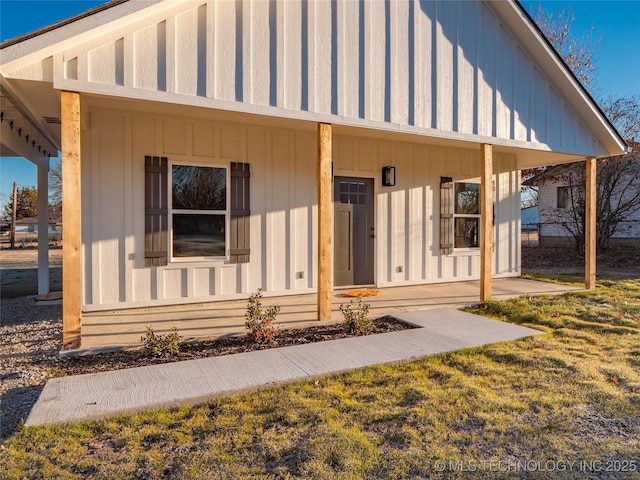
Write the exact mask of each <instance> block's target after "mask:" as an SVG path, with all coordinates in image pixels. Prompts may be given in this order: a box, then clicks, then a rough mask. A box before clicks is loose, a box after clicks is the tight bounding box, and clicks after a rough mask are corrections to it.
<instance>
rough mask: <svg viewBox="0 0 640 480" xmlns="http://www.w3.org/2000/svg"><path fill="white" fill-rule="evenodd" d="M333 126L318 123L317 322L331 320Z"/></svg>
mask: <svg viewBox="0 0 640 480" xmlns="http://www.w3.org/2000/svg"><path fill="white" fill-rule="evenodd" d="M331 144H332V138H331V125H330V124H326V123H318V320H331V291H332V283H333V282H332V281H331V263H332V253H333V252H332V242H331V237H332V232H331V177H332V175H331V160H332V158H331Z"/></svg>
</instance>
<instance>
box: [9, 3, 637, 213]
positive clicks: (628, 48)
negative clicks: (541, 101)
mask: <svg viewBox="0 0 640 480" xmlns="http://www.w3.org/2000/svg"><path fill="white" fill-rule="evenodd" d="M101 3H104V2H103V1H85V0H0V41H4V40H6V39H9V38H13V37H16V36H18V35H22V34H23V33H27V32H30V31H32V30H35V29H37V28H40V27H43V26H46V25H50V24H52V23H54V22H56V21H59V20H62V19H64V18H67V17H70V16H72V15H75V14H77V13H80V12H83V11H85V10H87V9H90V8H93V7H95V6H97V5H100V4H101ZM538 3H542V5H543V7H544V8H545V9H546V10H548V11H555V10H558V9H566V8H571V9H572V10H573V12H574V13H575V22H574V25H573V31H574V32H575V34H576V35H582V34H585V33H588V31H589V29H590V28H591V26H592V25H593V26H594V36H595V38H600V37H601V38H602V43H601V44H600V48H599V50H598V54H597V59H598V70H597V75H596V76H597V78H598V80H597V84H596V87H595V95H596V96H608V95H612V96H614V97H621V96H629V95H640V60H639V59H640V0H610V1H603V0H591V1H585V0H582V1H571V0H566V1H560V0H553V1H549V0H542V1H541V2H538V1H528V0H522V4H523V5H524V7H525V8H526V9H527V10H528V11H529V12H530V13H531V14H532V15H534V14H535V11H536V9H537V5H538ZM14 181H15V182H17V183H18V185H20V186H28V185H35V184H36V168H35V166H34V165H32V164H31V163H30V162H28V161H26V160H24V159H7V158H3V159H1V160H0V207H1V206H3V205H4V204H5V203H6V202H7V201H8V196H9V195H10V192H11V189H12V184H13V182H14Z"/></svg>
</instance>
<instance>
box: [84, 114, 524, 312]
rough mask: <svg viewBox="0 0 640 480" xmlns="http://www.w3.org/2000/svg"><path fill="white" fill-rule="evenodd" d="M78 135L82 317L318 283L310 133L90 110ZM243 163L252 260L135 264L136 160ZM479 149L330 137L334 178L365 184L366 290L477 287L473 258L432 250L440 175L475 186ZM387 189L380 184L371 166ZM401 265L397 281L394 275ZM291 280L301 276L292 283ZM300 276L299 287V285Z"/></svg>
mask: <svg viewBox="0 0 640 480" xmlns="http://www.w3.org/2000/svg"><path fill="white" fill-rule="evenodd" d="M89 116H90V119H91V121H90V123H91V128H90V129H88V130H87V131H86V133H85V135H83V152H86V153H83V157H82V158H83V160H82V161H83V166H82V175H83V179H82V181H83V183H82V184H83V190H82V201H83V205H87V206H88V208H85V209H83V217H82V229H83V232H82V237H83V268H84V276H83V278H84V291H83V309H84V311H99V310H107V309H117V308H131V307H145V306H152V305H163V304H164V305H170V304H182V303H194V302H204V301H214V300H223V299H234V298H246V297H248V295H249V294H250V293H252V292H254V291H255V290H256V289H257V288H263V289H264V290H265V295H284V294H294V293H310V292H314V291H315V286H316V276H317V206H316V201H317V199H316V196H317V185H316V177H317V172H316V166H317V165H316V162H317V159H316V155H317V152H316V150H317V146H316V138H315V133H314V132H310V131H308V130H306V131H305V130H292V129H283V128H270V127H265V126H258V125H250V124H236V123H225V122H222V121H207V120H202V119H194V118H186V117H184V118H181V117H176V116H165V115H162V114H149V113H136V112H131V111H125V110H122V111H120V110H115V109H106V108H103V107H100V108H97V107H96V108H92V109H91V111H90V115H89ZM146 155H158V156H166V157H167V158H168V159H169V162H172V161H189V160H192V161H195V162H199V163H210V164H212V165H226V166H228V165H229V164H230V162H232V161H239V162H247V163H249V164H250V166H251V219H250V230H251V255H250V261H249V262H248V263H244V264H229V263H227V262H224V261H191V262H170V263H169V264H168V265H167V266H159V267H158V266H154V267H148V266H145V251H144V249H145V246H144V238H145V235H144V233H145V231H144V229H145V224H144V215H145V205H144V198H145V195H144V184H145V182H144V178H145V156H146ZM479 156H480V154H479V151H474V150H461V149H454V148H445V147H435V146H429V145H419V144H413V143H406V142H392V141H387V140H374V139H364V138H357V137H351V136H345V135H336V139H335V142H334V173H335V174H336V175H349V176H363V177H370V178H374V179H375V181H374V183H375V206H374V208H375V216H376V217H375V218H376V260H375V261H376V264H375V271H376V274H375V276H376V283H377V285H378V286H381V287H383V286H393V285H409V284H420V283H432V282H443V281H455V280H469V279H476V278H478V276H479V260H480V259H479V251H467V252H458V251H456V252H454V254H452V255H449V256H442V255H440V253H439V230H438V229H439V210H438V209H439V201H440V200H439V182H440V176H443V175H447V176H452V177H453V178H454V179H463V178H471V177H478V176H479V174H480V170H479V168H480V167H479ZM514 163H515V159H514V158H513V157H511V156H507V155H496V158H495V171H496V172H497V174H496V255H495V256H494V259H495V260H494V262H495V263H494V273H495V275H496V276H513V275H518V273H519V257H518V255H519V253H518V252H519V243H518V241H519V240H518V239H519V235H514V232H513V230H514V229H517V224H516V223H515V222H518V221H519V204H518V198H519V196H518V195H517V192H518V185H519V183H518V181H519V178H518V174H517V173H515V172H514ZM385 165H394V166H396V172H397V179H398V183H397V184H396V186H395V187H381V185H380V177H379V172H380V170H381V168H382V166H385ZM398 267H402V272H399V271H398ZM300 272H302V275H299V274H300ZM300 276H302V278H299V277H300Z"/></svg>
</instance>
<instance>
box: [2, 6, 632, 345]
mask: <svg viewBox="0 0 640 480" xmlns="http://www.w3.org/2000/svg"><path fill="white" fill-rule="evenodd" d="M0 48H1V50H0V72H1V74H2V77H1V78H2V88H3V90H2V92H3V102H4V103H3V104H2V109H3V114H4V120H3V128H4V130H3V138H2V142H5V136H4V133H5V130H6V132H7V135H10V136H12V137H11V138H13V136H15V135H16V133H15V131H16V128H17V127H18V125H17V123H16V124H15V125H13V127H12V129H11V130H8V127H7V126H6V125H7V122H8V120H9V117H10V115H12V113H11V112H18V113H20V114H22V113H21V112H23V111H25V112H27V113H28V115H27V116H28V117H30V118H31V120H32V121H34V122H39V124H41V125H44V126H45V127H46V129H47V130H46V131H47V132H49V133H50V135H51V138H52V140H53V141H54V142H55V146H56V147H58V148H60V149H61V150H62V151H63V171H64V168H65V166H66V168H67V173H66V175H67V180H66V182H65V185H66V187H65V188H66V193H65V194H66V195H67V197H66V198H68V199H69V198H70V199H71V201H67V204H66V207H65V208H69V209H71V210H68V211H67V210H65V213H63V215H64V218H65V239H64V241H65V242H66V243H65V248H67V250H66V252H67V253H66V254H65V255H67V256H66V257H65V260H64V261H65V267H64V268H65V275H66V274H69V275H76V273H74V272H77V279H76V280H73V281H72V280H71V279H69V282H70V283H69V285H72V284H73V283H72V282H76V283H75V284H76V285H77V289H79V290H78V292H77V302H76V300H74V298H75V295H76V293H75V292H74V291H73V290H72V289H70V290H69V291H68V292H64V295H65V296H64V298H65V302H67V304H66V306H65V313H64V321H65V345H66V346H73V345H75V346H78V345H79V343H81V342H80V335H81V331H80V325H81V320H82V316H83V314H84V313H86V312H96V311H116V310H118V309H123V308H132V307H150V306H158V305H186V304H189V303H195V302H211V301H218V300H226V299H241V298H247V297H248V296H249V294H250V293H252V292H254V291H255V290H256V289H257V288H262V289H263V290H264V292H265V295H271V296H275V295H290V294H297V293H311V292H319V297H320V296H321V293H320V290H322V289H321V288H319V280H318V279H319V277H322V271H323V269H327V268H328V271H329V272H331V270H332V269H333V273H332V274H331V278H330V279H329V280H330V282H329V288H330V289H331V288H333V286H335V287H338V286H352V285H375V286H377V287H389V286H402V285H416V284H425V283H433V282H452V281H460V280H472V279H478V278H480V276H481V273H480V266H481V251H482V247H483V244H482V242H481V240H480V239H481V234H482V233H483V232H482V231H481V230H482V228H481V225H482V224H481V211H480V206H479V205H480V198H481V195H480V193H481V192H480V183H481V179H482V178H483V177H482V175H483V173H482V170H481V165H487V163H486V162H487V160H486V159H487V158H488V159H489V160H488V161H489V163H488V165H489V166H490V167H492V170H493V175H490V178H489V179H488V182H487V183H486V185H492V184H493V185H494V186H495V198H494V199H493V200H494V205H495V211H494V215H495V217H494V225H495V234H494V238H493V241H492V243H493V244H494V245H495V246H494V252H495V255H494V256H493V260H492V272H493V276H494V277H513V276H519V275H520V193H519V192H520V169H522V168H528V167H533V166H539V165H549V164H558V163H563V162H570V161H577V160H584V159H585V157H588V156H608V155H614V154H620V153H622V152H623V150H624V142H623V141H622V139H621V138H620V137H619V135H618V133H617V132H616V130H615V129H614V128H613V127H612V125H611V124H610V123H609V122H608V121H607V119H606V117H605V116H604V115H603V113H602V112H601V111H600V110H599V108H598V107H597V105H596V104H595V103H594V102H593V100H592V99H591V97H590V96H589V95H588V94H587V92H586V91H585V90H584V89H583V88H582V87H581V86H580V84H579V82H578V81H577V80H576V79H575V77H574V76H573V75H572V74H571V72H570V71H569V70H568V68H567V67H566V66H565V65H564V64H563V63H562V61H561V60H560V57H559V56H558V55H557V54H556V53H555V52H554V51H553V49H552V47H551V46H550V45H549V44H548V42H547V41H546V40H545V39H544V37H543V36H542V34H541V33H540V31H539V30H538V29H537V28H536V27H535V25H534V24H533V22H532V20H531V19H530V17H529V16H528V15H527V14H526V12H525V11H524V9H523V8H522V7H521V5H520V4H519V3H517V2H514V1H497V2H488V1H468V2H466V1H465V2H449V1H442V2H440V1H438V2H423V1H406V2H405V1H398V2H355V1H336V2H329V1H309V2H306V1H296V0H292V1H287V2H264V1H245V2H238V1H220V0H217V1H213V0H210V1H207V0H161V1H144V2H142V1H129V2H119V1H118V2H113V3H111V4H108V5H107V6H106V7H99V8H98V9H96V10H94V11H92V12H89V13H87V14H84V15H81V16H79V17H77V18H74V19H71V20H69V21H67V22H63V23H61V24H58V25H54V26H52V27H50V28H47V29H44V30H42V31H39V32H35V33H34V34H32V35H28V36H25V37H21V38H18V39H15V40H11V41H7V42H5V43H3V44H2V45H0ZM69 92H71V93H69ZM61 104H62V107H61ZM18 105H19V106H20V108H18V107H17V106H18ZM4 112H6V113H4ZM18 113H16V114H15V115H18ZM13 121H15V122H17V120H13ZM60 124H62V128H61V125H60ZM65 126H66V127H65ZM65 128H66V129H65ZM61 131H62V132H66V133H62V134H61ZM327 131H328V132H329V133H331V134H332V143H331V142H329V141H326V138H327V137H322V138H323V139H324V140H318V137H319V136H322V135H324V134H326V133H327ZM329 138H330V137H329ZM20 141H21V140H20ZM326 145H329V146H330V147H329V152H328V155H329V156H332V164H327V163H323V162H325V160H318V149H319V148H320V149H321V150H322V148H324V147H323V146H326ZM484 145H491V146H492V151H493V157H492V160H491V149H488V148H485V147H484ZM481 151H483V152H484V159H485V160H482V158H483V157H481V153H480V152H481ZM487 152H488V153H487ZM65 155H66V157H65ZM321 155H327V152H324V154H321ZM487 155H488V156H487ZM323 158H326V157H323ZM483 162H485V163H483ZM327 165H329V169H328V170H327V169H326V168H327ZM331 170H332V172H331ZM319 171H320V173H319ZM490 171H491V170H490ZM326 172H328V174H329V175H332V177H330V181H331V183H330V184H324V183H323V181H324V180H323V178H324V177H323V175H324V173H326ZM326 185H329V186H328V187H327V186H326ZM331 185H332V186H333V193H331ZM323 195H331V197H330V198H332V199H333V211H332V212H331V214H332V215H329V216H325V215H326V213H323V214H320V215H319V202H320V205H323V203H322V202H323V200H321V199H320V200H319V196H320V197H322V196H323ZM323 208H324V207H323ZM73 209H75V210H73ZM323 211H324V210H323ZM331 216H333V220H331ZM327 221H328V222H329V225H333V227H332V231H331V232H330V233H329V235H328V242H326V241H325V240H319V237H320V238H327V237H323V235H325V234H326V233H327V232H326V225H327V223H326V222H327ZM69 222H71V223H69ZM333 229H335V230H333ZM76 230H77V234H76V233H75V232H76ZM323 232H324V233H323ZM74 239H77V240H74ZM332 239H333V242H332V241H331V240H332ZM319 245H321V246H322V249H324V246H325V245H329V246H331V245H333V247H331V251H329V252H328V255H327V254H326V253H327V252H324V250H322V252H320V255H319V249H320V248H321V247H319ZM490 250H491V245H486V250H485V251H490ZM331 258H333V259H334V260H326V259H331ZM327 262H330V263H327ZM76 266H77V267H76ZM76 268H77V269H76ZM323 285H324V284H323ZM322 288H325V287H322ZM74 322H75V323H74ZM69 325H71V327H69V328H67V327H68V326H69ZM73 325H76V326H77V327H73ZM239 325H242V321H241V320H240V323H239ZM118 328H119V327H118V324H117V322H114V326H113V331H112V334H113V336H114V343H117V335H118Z"/></svg>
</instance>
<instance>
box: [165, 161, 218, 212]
mask: <svg viewBox="0 0 640 480" xmlns="http://www.w3.org/2000/svg"><path fill="white" fill-rule="evenodd" d="M171 179H172V183H173V188H172V190H173V208H174V209H181V210H226V209H227V172H226V168H219V167H195V166H192V165H173V167H172V169H171Z"/></svg>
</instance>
